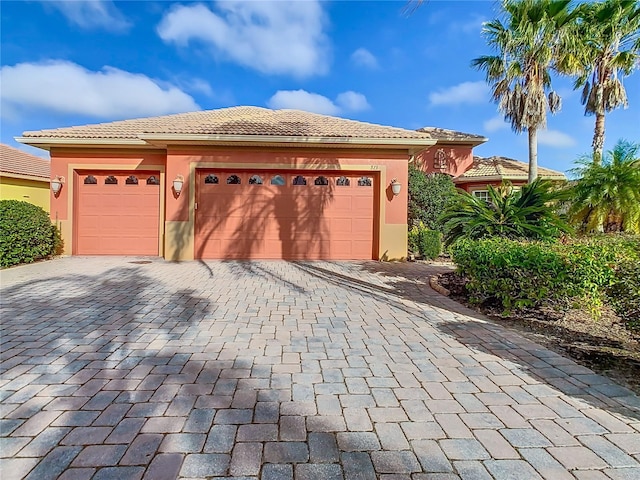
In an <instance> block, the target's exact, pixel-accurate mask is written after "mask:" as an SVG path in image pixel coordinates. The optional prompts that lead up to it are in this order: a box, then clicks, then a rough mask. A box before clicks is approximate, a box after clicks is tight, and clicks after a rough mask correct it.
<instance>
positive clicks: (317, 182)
mask: <svg viewBox="0 0 640 480" xmlns="http://www.w3.org/2000/svg"><path fill="white" fill-rule="evenodd" d="M313 183H314V185H329V180H327V177H323V176H322V175H320V176H319V177H317V178H316V179H315V181H314V182H313Z"/></svg>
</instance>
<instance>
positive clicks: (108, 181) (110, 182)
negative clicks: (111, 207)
mask: <svg viewBox="0 0 640 480" xmlns="http://www.w3.org/2000/svg"><path fill="white" fill-rule="evenodd" d="M104 184H105V185H117V184H118V179H117V178H116V177H114V176H113V175H109V176H108V177H107V178H105V179H104Z"/></svg>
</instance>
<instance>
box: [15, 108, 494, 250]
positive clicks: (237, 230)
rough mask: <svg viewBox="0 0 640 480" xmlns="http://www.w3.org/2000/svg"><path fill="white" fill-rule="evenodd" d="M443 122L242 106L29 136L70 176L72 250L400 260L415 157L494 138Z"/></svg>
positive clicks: (60, 202) (60, 214)
mask: <svg viewBox="0 0 640 480" xmlns="http://www.w3.org/2000/svg"><path fill="white" fill-rule="evenodd" d="M442 132H445V131H438V134H436V133H435V129H434V131H433V132H430V131H428V130H423V131H412V130H405V129H401V128H394V127H387V126H382V125H374V124H370V123H363V122H358V121H353V120H346V119H342V118H336V117H330V116H325V115H318V114H312V113H307V112H301V111H296V110H269V109H265V108H258V107H232V108H224V109H219V110H210V111H201V112H193V113H184V114H177V115H168V116H162V117H154V118H143V119H135V120H125V121H117V122H111V123H104V124H97V125H86V126H78V127H68V128H60V129H52V130H41V131H35V132H25V133H24V134H23V136H22V137H21V138H19V139H18V141H20V142H22V143H25V144H29V145H33V146H37V147H40V148H44V149H47V150H49V151H50V154H51V176H52V178H58V177H59V178H58V180H60V181H64V185H63V187H62V189H61V190H60V192H59V193H58V194H57V195H53V194H52V195H51V217H52V219H56V220H57V222H58V223H59V224H60V225H61V229H62V234H63V237H64V240H65V248H66V253H68V254H73V255H94V254H117V255H161V256H164V257H165V258H167V259H170V260H189V259H196V258H206V259H216V258H235V259H249V258H265V259H268V258H286V259H401V258H404V257H406V253H407V187H406V185H407V176H408V163H409V161H415V160H416V158H417V157H416V155H417V154H419V153H420V152H422V151H425V149H427V151H429V149H433V148H437V147H440V146H441V147H442V148H445V149H446V151H447V152H455V155H457V156H460V157H461V158H462V157H464V161H467V160H470V159H471V158H472V153H471V149H472V147H473V146H474V145H477V144H478V143H481V142H482V141H484V140H485V139H483V138H482V137H475V136H472V137H464V136H461V137H457V138H454V137H453V136H451V135H449V136H447V135H443V134H442ZM456 158H457V157H456ZM394 179H395V181H396V182H398V183H399V184H400V185H401V190H400V192H399V194H398V195H394V193H393V189H392V187H391V183H392V180H394Z"/></svg>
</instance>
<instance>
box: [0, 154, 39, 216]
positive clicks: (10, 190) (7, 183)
mask: <svg viewBox="0 0 640 480" xmlns="http://www.w3.org/2000/svg"><path fill="white" fill-rule="evenodd" d="M50 166H51V164H50V163H49V161H48V160H45V159H44V158H40V157H36V156H35V155H31V154H29V153H26V152H23V151H22V150H18V149H17V148H13V147H10V146H9V145H5V144H3V143H0V200H21V201H24V202H29V203H33V204H34V205H37V206H39V207H41V208H42V209H43V210H45V211H46V212H48V211H49V197H50V191H49V186H50V182H49V170H50Z"/></svg>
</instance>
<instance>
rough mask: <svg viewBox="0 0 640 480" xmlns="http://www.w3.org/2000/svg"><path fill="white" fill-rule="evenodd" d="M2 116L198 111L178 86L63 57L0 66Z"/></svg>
mask: <svg viewBox="0 0 640 480" xmlns="http://www.w3.org/2000/svg"><path fill="white" fill-rule="evenodd" d="M0 84H1V86H2V88H0V101H1V106H2V115H3V117H5V113H6V115H7V116H13V117H15V116H16V115H21V114H26V113H29V112H33V111H43V110H44V111H48V112H55V113H62V114H79V115H86V116H89V117H95V118H105V119H113V118H126V117H136V116H150V115H163V114H168V113H178V112H186V111H194V110H199V109H200V107H199V106H198V104H196V102H195V101H194V99H193V98H192V97H191V96H190V95H188V94H186V93H184V92H183V91H182V90H180V89H179V88H177V87H175V86H173V85H170V84H166V83H164V82H157V81H155V80H153V79H151V78H149V77H147V76H145V75H142V74H136V73H130V72H126V71H124V70H119V69H117V68H113V67H108V66H106V67H104V68H103V69H102V70H101V71H97V72H94V71H90V70H87V69H85V68H83V67H81V66H80V65H77V64H75V63H71V62H66V61H48V62H43V63H19V64H17V65H15V66H4V67H2V68H1V69H0Z"/></svg>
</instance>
